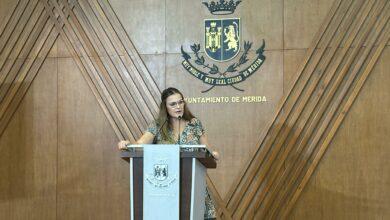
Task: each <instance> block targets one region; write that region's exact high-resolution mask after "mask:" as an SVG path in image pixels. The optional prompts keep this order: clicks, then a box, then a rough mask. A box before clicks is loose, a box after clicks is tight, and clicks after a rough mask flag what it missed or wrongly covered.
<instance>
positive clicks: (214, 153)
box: [211, 151, 219, 160]
mask: <svg viewBox="0 0 390 220" xmlns="http://www.w3.org/2000/svg"><path fill="white" fill-rule="evenodd" d="M211 154H212V155H213V157H214V158H215V159H216V160H219V153H218V152H217V151H212V152H211Z"/></svg>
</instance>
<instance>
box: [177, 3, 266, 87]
mask: <svg viewBox="0 0 390 220" xmlns="http://www.w3.org/2000/svg"><path fill="white" fill-rule="evenodd" d="M240 2H241V1H235V0H230V1H225V0H220V1H219V2H214V1H210V2H203V4H204V5H206V6H207V8H208V9H209V11H210V13H211V14H214V15H225V14H232V13H234V11H235V9H236V7H237V5H238V4H239V3H240ZM240 33H241V19H240V18H223V19H206V20H204V52H205V54H206V55H207V57H208V59H210V60H211V62H207V61H206V58H205V56H203V55H202V54H201V53H200V51H201V46H200V44H196V43H195V44H193V45H191V46H190V48H191V51H192V53H193V55H192V57H191V55H190V54H189V53H187V52H185V51H184V49H183V46H182V47H181V53H182V57H183V58H184V60H183V61H182V66H183V67H184V68H185V69H186V70H187V72H189V73H190V74H191V75H193V76H194V77H196V78H198V79H199V80H201V81H202V82H203V83H205V84H208V85H210V88H208V89H206V90H204V91H202V92H208V91H210V90H211V89H213V88H214V87H215V86H231V87H233V88H234V89H236V90H239V91H244V90H243V89H240V88H238V87H237V86H236V84H238V83H240V82H242V81H244V80H246V79H247V78H248V77H249V76H251V75H252V74H253V73H254V72H256V71H257V70H258V69H259V68H260V66H261V65H262V64H263V62H264V61H265V56H264V55H263V53H264V48H265V42H264V40H263V43H262V45H261V46H260V47H259V48H258V49H257V50H256V55H257V56H256V58H255V59H254V60H252V61H251V62H250V63H249V64H248V63H247V62H248V61H249V59H248V53H249V50H250V49H251V47H252V43H251V42H248V41H244V43H243V44H244V45H243V51H242V53H241V56H240V57H239V58H238V59H237V61H236V62H232V63H231V64H229V65H228V67H227V68H224V69H221V68H220V67H219V65H218V64H216V63H215V62H219V63H222V62H228V61H231V60H233V59H234V58H235V57H236V56H237V55H238V54H239V52H240V51H241V46H240V45H241V37H240V35H241V34H240Z"/></svg>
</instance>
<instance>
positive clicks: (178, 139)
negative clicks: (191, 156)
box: [177, 116, 181, 145]
mask: <svg viewBox="0 0 390 220" xmlns="http://www.w3.org/2000/svg"><path fill="white" fill-rule="evenodd" d="M177 119H179V136H178V138H177V144H178V145H180V124H181V123H180V122H181V116H179V117H177Z"/></svg>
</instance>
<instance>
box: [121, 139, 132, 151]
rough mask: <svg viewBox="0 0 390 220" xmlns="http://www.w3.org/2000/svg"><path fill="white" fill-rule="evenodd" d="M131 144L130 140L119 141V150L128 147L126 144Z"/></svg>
mask: <svg viewBox="0 0 390 220" xmlns="http://www.w3.org/2000/svg"><path fill="white" fill-rule="evenodd" d="M128 144H130V141H127V140H124V141H119V142H118V149H119V150H124V149H126V148H127V146H126V145H128Z"/></svg>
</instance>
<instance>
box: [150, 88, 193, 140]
mask: <svg viewBox="0 0 390 220" xmlns="http://www.w3.org/2000/svg"><path fill="white" fill-rule="evenodd" d="M174 94H180V96H181V98H182V99H183V101H184V96H183V94H182V93H181V92H180V91H179V90H178V89H176V88H172V87H170V88H167V89H165V90H164V91H163V92H162V93H161V104H160V112H159V115H158V118H157V120H156V124H157V128H158V129H160V130H161V138H162V140H163V141H169V142H173V139H172V137H170V136H169V128H172V125H171V120H170V116H169V114H168V111H167V98H168V97H169V96H171V95H174ZM182 118H183V119H185V120H186V121H190V120H191V119H193V118H195V117H194V115H193V114H192V113H191V111H190V110H189V109H188V107H187V103H186V102H184V112H183V117H182Z"/></svg>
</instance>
